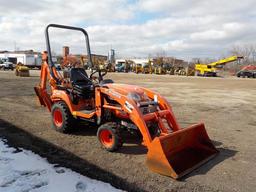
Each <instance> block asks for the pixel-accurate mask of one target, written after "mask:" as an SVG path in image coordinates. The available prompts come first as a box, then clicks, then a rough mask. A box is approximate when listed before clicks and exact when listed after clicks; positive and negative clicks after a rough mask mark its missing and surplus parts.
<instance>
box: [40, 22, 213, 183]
mask: <svg viewBox="0 0 256 192" xmlns="http://www.w3.org/2000/svg"><path fill="white" fill-rule="evenodd" d="M49 28H60V29H68V30H76V31H79V32H81V33H82V34H83V35H84V36H85V45H86V47H87V55H88V64H89V65H91V68H93V67H92V65H93V64H92V62H91V61H92V60H91V52H90V45H89V37H88V34H87V32H86V31H85V30H84V29H82V28H76V27H70V26H63V25H56V24H50V25H48V26H47V28H46V30H45V35H46V44H47V52H45V53H44V54H43V63H42V67H41V80H40V83H39V85H38V86H36V87H35V92H36V94H37V96H38V98H39V101H40V103H41V105H43V106H45V107H47V108H48V110H49V111H50V112H51V114H52V124H53V127H54V129H56V130H57V131H59V132H68V131H69V130H70V129H72V128H73V127H74V125H75V122H76V121H78V120H81V119H82V120H89V121H91V122H95V124H97V126H95V129H96V128H97V129H98V131H97V137H98V139H99V141H100V143H101V145H102V146H103V147H104V148H105V149H106V150H108V151H115V150H118V148H120V147H121V146H122V144H123V141H122V140H123V138H122V136H121V135H122V134H121V133H122V131H124V130H137V131H138V132H139V133H140V134H141V135H142V139H143V141H142V143H143V145H145V146H146V147H147V149H148V152H147V159H146V164H147V166H148V167H149V168H150V169H151V170H152V171H155V172H157V173H160V174H163V175H167V176H171V177H173V178H175V179H177V178H179V177H181V176H183V175H185V174H187V173H189V172H191V171H192V170H193V169H195V168H197V167H199V166H200V165H201V164H203V163H205V162H206V161H208V160H209V159H211V158H213V157H214V156H215V155H216V154H217V153H218V151H217V149H216V148H215V147H214V145H213V144H212V142H211V141H210V139H209V137H208V135H207V132H206V130H205V127H204V124H202V123H200V124H196V125H192V126H190V127H188V128H184V129H182V128H181V127H180V126H179V124H178V123H177V121H176V119H175V116H174V114H173V112H172V109H171V106H170V105H169V103H168V102H167V101H166V99H165V98H164V97H162V96H161V95H160V94H158V93H156V92H153V91H151V90H149V89H146V88H142V87H138V86H134V85H126V84H118V83H114V82H113V81H112V80H110V79H103V76H104V75H106V72H102V71H100V70H96V71H92V72H91V74H90V76H88V75H87V73H86V71H85V70H84V69H83V68H76V67H73V68H71V70H70V79H69V80H67V79H64V78H63V77H62V76H61V75H60V73H59V72H58V71H57V70H56V68H55V65H54V63H53V61H52V53H51V46H50V40H49V32H48V31H49ZM96 75H97V77H96ZM47 83H49V85H50V90H49V89H47V88H46V87H47Z"/></svg>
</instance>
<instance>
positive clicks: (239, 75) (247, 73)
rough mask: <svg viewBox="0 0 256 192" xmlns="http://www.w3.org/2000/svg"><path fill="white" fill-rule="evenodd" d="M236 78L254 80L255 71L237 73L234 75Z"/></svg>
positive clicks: (255, 76)
mask: <svg viewBox="0 0 256 192" xmlns="http://www.w3.org/2000/svg"><path fill="white" fill-rule="evenodd" d="M236 76H237V77H243V78H245V77H248V78H256V71H238V72H237V74H236Z"/></svg>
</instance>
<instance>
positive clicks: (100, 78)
mask: <svg viewBox="0 0 256 192" xmlns="http://www.w3.org/2000/svg"><path fill="white" fill-rule="evenodd" d="M97 72H98V74H99V75H98V77H97V76H94V75H95V74H96V73H97ZM102 72H103V73H102ZM106 74H107V70H106V69H96V70H95V71H94V72H92V73H91V75H90V79H91V80H92V81H96V82H97V83H100V82H101V81H102V80H103V77H104V76H105V75H106Z"/></svg>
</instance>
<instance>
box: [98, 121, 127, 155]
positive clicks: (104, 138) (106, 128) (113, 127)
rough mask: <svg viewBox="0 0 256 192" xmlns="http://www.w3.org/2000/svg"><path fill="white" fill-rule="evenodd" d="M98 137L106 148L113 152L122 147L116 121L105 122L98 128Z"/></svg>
mask: <svg viewBox="0 0 256 192" xmlns="http://www.w3.org/2000/svg"><path fill="white" fill-rule="evenodd" d="M97 137H98V140H99V142H100V144H101V145H102V147H103V148H104V149H106V150H107V151H110V152H113V151H116V150H118V149H119V148H120V147H122V145H123V142H122V138H121V135H120V130H119V128H118V126H117V124H116V123H112V122H109V123H105V124H103V125H101V126H100V127H99V128H98V131H97Z"/></svg>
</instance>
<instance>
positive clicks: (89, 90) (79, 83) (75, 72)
mask: <svg viewBox="0 0 256 192" xmlns="http://www.w3.org/2000/svg"><path fill="white" fill-rule="evenodd" d="M70 81H71V84H72V86H73V90H74V92H75V93H76V94H77V95H78V96H79V97H81V98H85V99H88V98H91V97H92V96H93V95H94V86H93V83H92V81H91V80H90V79H89V77H88V75H87V73H86V71H85V70H84V69H83V68H72V69H71V70H70Z"/></svg>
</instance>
